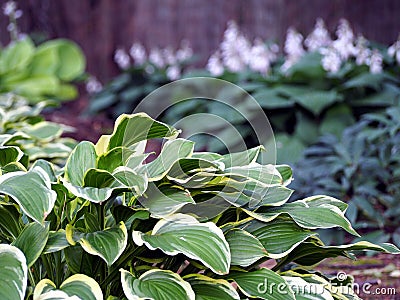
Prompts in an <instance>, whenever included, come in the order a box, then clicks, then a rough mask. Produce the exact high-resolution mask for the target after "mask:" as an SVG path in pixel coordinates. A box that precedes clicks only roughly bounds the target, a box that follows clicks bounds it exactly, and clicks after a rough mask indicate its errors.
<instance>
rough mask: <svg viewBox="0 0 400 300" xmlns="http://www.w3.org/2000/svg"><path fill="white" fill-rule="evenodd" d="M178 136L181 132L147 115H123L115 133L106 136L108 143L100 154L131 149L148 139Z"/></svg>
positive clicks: (117, 121) (116, 124) (116, 125)
mask: <svg viewBox="0 0 400 300" xmlns="http://www.w3.org/2000/svg"><path fill="white" fill-rule="evenodd" d="M178 134H179V131H178V130H176V129H175V128H173V127H171V126H169V125H166V124H164V123H161V122H158V121H155V120H153V119H152V118H151V117H149V116H148V115H147V114H145V113H138V114H133V115H126V114H122V115H121V116H119V117H118V119H117V120H116V121H115V126H114V131H113V133H112V134H111V135H109V136H104V137H105V138H103V140H104V139H108V143H105V145H104V146H105V147H104V146H103V147H102V149H103V151H99V152H98V154H99V155H100V154H102V153H104V152H106V151H109V150H111V149H114V148H116V147H121V146H124V147H128V148H130V147H131V146H133V145H135V144H137V143H138V142H141V141H145V140H148V139H154V138H167V139H174V138H176V136H177V135H178ZM99 141H100V140H99ZM99 147H100V145H99ZM96 148H98V146H97V145H96Z"/></svg>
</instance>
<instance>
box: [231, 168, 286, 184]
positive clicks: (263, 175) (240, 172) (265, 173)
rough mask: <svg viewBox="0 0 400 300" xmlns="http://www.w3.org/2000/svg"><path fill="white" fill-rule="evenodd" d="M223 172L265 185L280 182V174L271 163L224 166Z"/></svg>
mask: <svg viewBox="0 0 400 300" xmlns="http://www.w3.org/2000/svg"><path fill="white" fill-rule="evenodd" d="M225 174H226V175H237V176H240V177H244V178H245V179H250V180H253V181H255V182H259V183H261V184H263V185H265V186H273V185H280V184H282V176H281V174H280V173H279V172H278V170H277V169H276V168H275V166H273V165H260V164H258V163H252V164H250V165H247V166H239V167H231V168H226V169H225Z"/></svg>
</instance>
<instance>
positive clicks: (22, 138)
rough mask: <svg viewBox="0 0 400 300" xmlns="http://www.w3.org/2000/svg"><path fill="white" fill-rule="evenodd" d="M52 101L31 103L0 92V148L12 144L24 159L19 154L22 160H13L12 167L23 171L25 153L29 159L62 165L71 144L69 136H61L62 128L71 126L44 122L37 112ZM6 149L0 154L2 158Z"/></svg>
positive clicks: (72, 146)
mask: <svg viewBox="0 0 400 300" xmlns="http://www.w3.org/2000/svg"><path fill="white" fill-rule="evenodd" d="M52 104H53V105H54V102H51V101H42V102H40V103H38V104H36V105H33V106H32V105H30V104H29V103H28V101H27V100H26V99H24V98H22V97H20V96H17V95H13V94H3V95H0V151H2V149H3V150H4V151H6V150H5V149H6V148H7V147H9V146H16V147H18V148H19V149H21V150H22V152H23V153H21V155H22V154H24V156H25V159H24V158H23V157H21V161H22V162H24V161H26V163H22V164H20V163H16V164H15V165H13V166H12V167H13V168H14V167H15V168H17V169H22V170H24V168H25V167H24V166H26V164H27V163H28V161H27V159H28V158H27V157H28V156H29V160H31V161H36V160H38V159H46V160H48V161H51V162H53V163H55V164H58V165H60V166H62V165H64V162H65V159H66V157H67V156H68V155H69V153H70V152H71V151H72V149H73V148H74V147H75V145H76V142H75V141H74V140H73V139H70V138H63V137H61V135H62V133H63V132H64V131H66V130H72V128H70V127H67V126H64V125H61V124H57V123H53V122H49V121H45V120H44V118H43V117H42V116H41V115H40V113H41V111H42V110H43V109H44V108H45V107H47V106H50V105H52ZM6 152H8V150H7V151H6ZM6 152H4V153H2V154H1V155H0V156H1V157H3V158H4V157H6V155H7V153H6ZM8 167H9V168H10V166H8ZM3 171H4V170H3Z"/></svg>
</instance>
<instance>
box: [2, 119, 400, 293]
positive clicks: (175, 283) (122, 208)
mask: <svg viewBox="0 0 400 300" xmlns="http://www.w3.org/2000/svg"><path fill="white" fill-rule="evenodd" d="M178 133H179V131H178V130H177V129H175V128H173V127H171V126H168V125H166V124H164V123H161V122H158V121H155V120H153V119H151V118H150V117H149V116H147V115H146V114H143V113H139V114H134V115H121V116H120V117H119V118H118V119H117V121H116V124H115V128H114V131H113V133H112V134H111V135H105V136H102V137H101V138H100V139H99V141H98V142H97V143H96V144H92V143H91V142H87V141H83V142H80V143H79V144H78V145H77V146H76V147H75V148H74V150H73V151H72V152H71V154H70V155H69V157H68V160H67V162H66V164H65V167H64V169H63V172H61V173H60V172H59V173H58V174H55V172H54V170H53V166H52V164H51V163H48V162H45V161H37V162H35V163H33V164H32V165H30V167H29V168H28V170H27V171H15V172H8V173H6V174H4V175H2V176H0V193H1V195H2V196H1V201H0V214H1V218H0V240H1V243H2V244H1V245H0V256H1V259H0V273H1V276H0V293H2V294H1V297H2V299H24V298H28V297H31V296H32V298H33V299H34V300H39V299H99V300H100V299H110V300H111V299H130V300H132V299H157V300H158V299H165V300H167V299H177V300H179V299H193V300H194V299H245V298H247V297H251V298H259V299H357V296H356V295H355V294H354V295H351V290H349V289H340V288H339V289H338V288H333V287H334V285H335V284H336V282H335V281H330V280H329V278H328V277H326V276H325V275H323V274H320V273H314V272H312V271H310V268H309V267H310V266H312V265H315V264H317V263H319V262H320V261H321V260H323V259H324V258H327V257H333V256H340V255H343V256H347V257H352V253H351V252H352V251H353V250H365V249H370V250H377V251H382V252H387V253H399V250H398V249H397V248H396V247H395V246H393V245H390V244H380V245H374V244H372V243H368V242H359V243H355V244H350V245H340V246H326V245H324V244H323V243H322V242H321V240H320V239H319V238H318V235H317V234H316V232H315V229H317V228H322V229H325V228H332V227H339V228H342V229H343V230H345V231H347V232H349V233H351V234H354V235H357V233H356V232H355V230H354V229H353V227H352V226H351V224H350V222H349V221H348V220H347V219H346V218H345V216H344V213H345V211H346V208H347V205H346V204H345V203H343V202H342V201H340V200H337V199H334V198H331V197H328V196H313V197H308V198H305V199H302V200H299V201H296V202H292V203H287V200H288V198H289V197H290V195H291V194H292V190H290V189H289V188H288V187H287V185H288V184H289V183H290V181H291V178H292V172H291V169H290V167H289V166H287V165H268V164H267V165H263V164H260V163H257V157H258V154H259V152H260V151H262V150H263V149H262V147H256V148H252V149H249V150H247V151H244V152H240V153H231V154H227V155H220V154H217V153H211V152H194V150H193V147H194V143H193V142H191V141H189V140H185V139H181V138H178V137H177V136H178ZM154 138H162V139H163V140H164V141H165V143H164V144H163V147H162V149H161V151H160V153H158V155H156V157H155V158H154V159H153V160H152V161H151V162H148V161H149V160H148V159H147V158H148V157H149V156H151V155H154V153H145V146H146V141H147V140H149V139H154ZM9 160H12V158H9ZM264 262H267V264H264V265H263V263H264ZM267 265H268V266H270V267H267ZM294 284H297V285H302V286H305V285H312V286H314V287H319V288H321V289H322V290H321V295H319V294H318V295H311V294H310V295H309V294H307V293H306V294H301V295H300V294H296V293H297V292H296V289H292V288H291V286H293V285H294ZM305 291H307V289H306V290H305Z"/></svg>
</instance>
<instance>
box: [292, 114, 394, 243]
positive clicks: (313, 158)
mask: <svg viewBox="0 0 400 300" xmlns="http://www.w3.org/2000/svg"><path fill="white" fill-rule="evenodd" d="M399 145H400V108H399V107H391V108H388V109H387V110H386V112H385V113H384V114H365V115H363V117H362V119H361V121H360V122H358V123H357V124H355V125H353V126H351V127H349V128H347V129H346V130H345V131H344V132H343V135H342V136H341V138H337V137H335V136H332V135H331V136H325V137H322V138H320V139H319V141H318V143H316V144H315V145H313V146H311V147H310V148H308V149H307V150H306V151H305V152H304V159H302V160H300V162H299V163H298V164H297V166H296V170H298V174H299V176H298V177H297V178H296V180H295V181H294V188H295V189H296V196H295V197H300V198H301V197H303V196H304V195H306V194H310V193H311V194H314V193H328V194H329V195H332V196H334V197H339V198H340V199H345V200H346V202H347V203H348V204H349V210H348V211H347V216H348V217H349V219H350V220H351V221H352V223H354V224H355V228H360V229H362V228H365V229H366V230H368V231H369V234H368V235H369V238H370V239H372V240H374V241H378V240H379V241H388V240H390V239H391V240H392V241H393V242H394V243H396V244H397V245H399V244H400V239H399V237H400V235H399V231H398V223H399V219H398V212H399V209H398V206H399V197H398V195H397V192H398V191H399V190H400V173H399V167H400V152H399V151H400V148H399ZM335 235H336V237H339V236H340V235H339V234H335Z"/></svg>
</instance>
